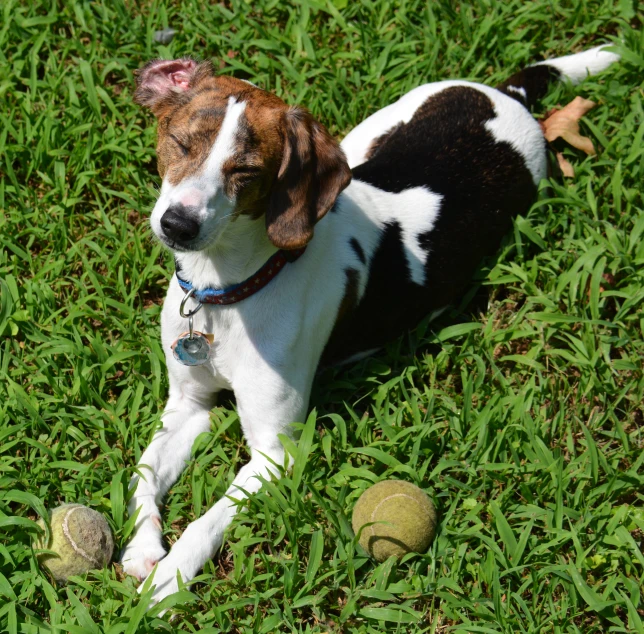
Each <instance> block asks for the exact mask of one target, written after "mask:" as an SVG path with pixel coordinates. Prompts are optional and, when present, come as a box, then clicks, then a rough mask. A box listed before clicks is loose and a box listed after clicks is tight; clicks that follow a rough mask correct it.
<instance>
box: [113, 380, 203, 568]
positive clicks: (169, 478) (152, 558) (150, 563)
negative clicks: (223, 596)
mask: <svg viewBox="0 0 644 634" xmlns="http://www.w3.org/2000/svg"><path fill="white" fill-rule="evenodd" d="M213 404H214V398H212V397H207V398H197V397H194V396H192V397H190V396H188V395H187V394H186V393H185V392H184V391H182V390H177V391H176V393H175V394H172V392H171V395H170V398H169V400H168V403H167V405H166V408H165V410H164V413H163V416H162V421H163V427H162V428H161V429H159V430H158V431H157V432H156V434H155V435H154V438H153V440H152V442H151V443H150V446H149V447H148V448H147V449H146V450H145V452H144V453H143V455H142V456H141V459H140V461H139V464H138V470H139V472H140V475H136V476H134V477H133V478H132V481H131V483H130V488H134V487H136V488H135V491H134V494H133V495H132V498H131V499H130V502H129V504H128V511H129V513H130V516H133V515H134V513H135V512H136V510H137V509H140V510H139V515H138V518H137V522H136V528H135V532H134V535H133V537H132V538H131V539H130V541H129V543H128V544H127V546H126V547H125V549H124V550H123V552H122V553H121V562H122V564H123V569H124V570H125V572H126V573H127V574H130V575H133V576H135V577H137V578H138V579H143V578H145V577H146V576H147V575H148V574H149V573H150V571H151V570H152V568H153V567H154V565H155V564H156V563H157V562H158V561H159V560H160V559H162V558H163V557H164V556H165V553H166V551H165V548H164V547H163V544H162V540H161V536H162V533H161V515H160V514H159V508H158V505H159V504H160V503H161V500H162V498H163V496H164V495H165V494H166V493H167V491H168V489H169V488H170V487H171V486H172V484H174V482H175V481H176V479H177V478H178V477H179V474H180V473H181V472H182V471H183V469H184V467H185V466H186V463H187V461H188V460H189V458H190V452H191V450H192V445H193V443H194V441H195V439H196V438H197V436H198V435H199V434H200V433H202V432H205V431H208V429H209V428H210V416H209V412H210V409H211V407H212V406H213Z"/></svg>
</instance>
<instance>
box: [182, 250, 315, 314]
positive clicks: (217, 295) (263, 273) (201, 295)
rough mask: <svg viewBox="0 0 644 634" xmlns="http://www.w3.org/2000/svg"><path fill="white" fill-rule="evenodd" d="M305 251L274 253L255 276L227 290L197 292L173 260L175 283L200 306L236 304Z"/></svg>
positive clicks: (260, 287) (213, 289)
mask: <svg viewBox="0 0 644 634" xmlns="http://www.w3.org/2000/svg"><path fill="white" fill-rule="evenodd" d="M305 250H306V247H302V248H301V249H293V250H292V251H285V250H284V249H281V250H280V251H278V252H277V253H274V254H273V255H272V256H271V257H270V258H268V260H267V261H266V262H265V263H264V265H263V266H262V267H261V268H260V269H259V270H258V271H257V272H255V274H253V275H251V276H250V277H249V278H247V279H245V280H244V281H243V282H240V283H239V284H235V285H233V286H229V287H228V288H204V289H201V290H197V289H195V288H194V286H193V285H192V284H191V283H190V282H188V280H185V279H183V278H182V277H181V275H180V273H181V265H180V264H179V262H177V260H176V259H175V261H174V265H175V269H176V276H177V281H178V282H179V286H181V288H182V289H183V292H184V293H189V292H190V291H193V293H192V297H193V298H194V299H195V300H197V301H198V302H199V303H200V304H220V305H221V304H236V303H237V302H241V301H242V299H246V298H247V297H250V296H251V295H254V294H255V293H257V291H259V290H261V289H262V288H264V286H266V285H267V284H268V283H269V282H270V281H271V280H272V279H273V278H274V277H275V276H276V275H277V274H278V273H279V272H280V271H281V270H282V269H283V268H284V266H285V265H286V264H288V263H289V262H295V260H297V259H298V258H299V257H300V256H301V255H302V254H303V253H304V251H305Z"/></svg>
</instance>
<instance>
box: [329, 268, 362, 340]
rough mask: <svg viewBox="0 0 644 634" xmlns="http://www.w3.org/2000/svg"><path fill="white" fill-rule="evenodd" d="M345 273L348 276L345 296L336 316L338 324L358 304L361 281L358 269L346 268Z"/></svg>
mask: <svg viewBox="0 0 644 634" xmlns="http://www.w3.org/2000/svg"><path fill="white" fill-rule="evenodd" d="M344 274H345V275H346V276H347V282H346V284H345V285H344V297H343V298H342V301H341V302H340V307H339V308H338V314H337V315H336V318H335V325H336V326H337V324H338V323H339V322H341V321H342V320H343V319H344V318H345V317H346V316H347V315H349V314H350V313H351V312H352V311H353V310H354V308H355V307H356V306H357V305H358V284H359V281H360V280H359V277H358V271H356V270H355V269H345V271H344ZM334 328H335V326H334Z"/></svg>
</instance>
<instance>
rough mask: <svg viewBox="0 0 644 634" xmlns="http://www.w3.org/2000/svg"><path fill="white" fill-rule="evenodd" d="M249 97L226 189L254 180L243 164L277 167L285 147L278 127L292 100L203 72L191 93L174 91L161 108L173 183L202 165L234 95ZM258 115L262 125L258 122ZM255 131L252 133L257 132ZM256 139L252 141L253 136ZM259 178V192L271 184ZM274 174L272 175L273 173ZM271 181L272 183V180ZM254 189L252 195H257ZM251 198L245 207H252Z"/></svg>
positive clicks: (166, 172) (161, 155)
mask: <svg viewBox="0 0 644 634" xmlns="http://www.w3.org/2000/svg"><path fill="white" fill-rule="evenodd" d="M231 97H233V98H235V100H236V101H243V102H245V103H246V110H245V116H244V119H243V122H244V125H242V128H241V129H240V133H239V134H238V143H237V145H238V148H237V151H236V152H235V155H234V157H233V158H231V159H230V160H228V161H227V162H226V164H225V165H224V173H225V175H227V176H228V177H227V178H226V195H229V196H232V195H234V194H235V193H238V191H239V189H241V186H242V185H245V184H248V183H247V182H248V181H249V179H248V176H249V174H248V173H243V174H242V173H241V172H240V171H239V168H240V167H251V168H252V169H253V170H257V171H258V172H261V174H262V175H264V176H268V174H266V172H271V171H272V172H273V173H272V174H270V176H272V177H274V176H275V171H276V165H277V161H278V158H277V156H279V154H280V153H281V143H280V137H279V134H278V131H277V130H276V128H277V126H278V123H279V117H280V115H281V113H283V112H284V111H286V110H287V106H286V104H285V103H284V102H283V101H282V100H281V99H279V98H278V97H276V96H275V95H271V94H270V93H268V92H265V91H263V90H260V89H259V88H256V87H255V86H252V85H251V84H248V83H247V82H244V81H241V80H239V79H235V78H233V77H212V76H208V77H202V78H201V79H200V80H199V82H198V83H196V84H195V85H194V87H193V88H191V89H190V90H189V91H188V92H186V93H179V94H174V95H171V96H170V97H169V98H167V99H166V100H165V102H164V104H163V106H162V107H161V108H157V111H158V112H160V114H159V128H158V140H157V156H158V166H159V174H160V175H161V177H162V178H165V177H167V178H168V180H169V182H170V183H171V184H172V185H176V184H177V183H179V182H180V181H181V180H183V179H184V178H186V177H188V176H190V175H191V174H194V173H196V172H198V171H199V169H201V167H202V165H203V163H204V162H205V160H206V159H207V158H208V156H209V154H210V151H211V149H212V146H213V144H214V142H215V139H216V138H217V135H218V134H219V131H220V129H221V125H222V123H223V120H224V117H225V115H226V111H227V108H228V101H229V99H230V98H231ZM253 119H258V120H259V121H258V122H260V123H261V126H256V125H253ZM251 131H252V133H251ZM251 139H252V143H251V142H249V140H251ZM252 180H257V183H256V184H255V186H254V187H253V188H251V190H250V191H252V190H253V189H254V190H256V192H257V191H258V190H259V189H260V188H261V187H262V186H263V187H265V186H266V185H267V183H266V180H268V179H267V178H262V179H252ZM270 180H272V178H271V179H270ZM268 184H270V183H268ZM255 198H256V195H255V196H252V195H251V199H255ZM249 205H250V202H247V203H246V204H245V205H244V204H242V208H244V207H248V206H249Z"/></svg>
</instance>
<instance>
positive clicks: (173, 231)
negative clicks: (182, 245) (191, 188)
mask: <svg viewBox="0 0 644 634" xmlns="http://www.w3.org/2000/svg"><path fill="white" fill-rule="evenodd" d="M161 228H162V229H163V233H164V234H165V235H166V236H167V237H168V238H170V240H177V241H179V242H188V241H189V240H194V238H196V237H197V235H198V234H199V223H198V222H196V221H195V220H193V219H192V218H191V217H190V212H189V209H188V208H187V207H184V206H183V205H172V206H171V207H168V209H167V210H166V212H165V213H164V214H163V216H162V217H161Z"/></svg>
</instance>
